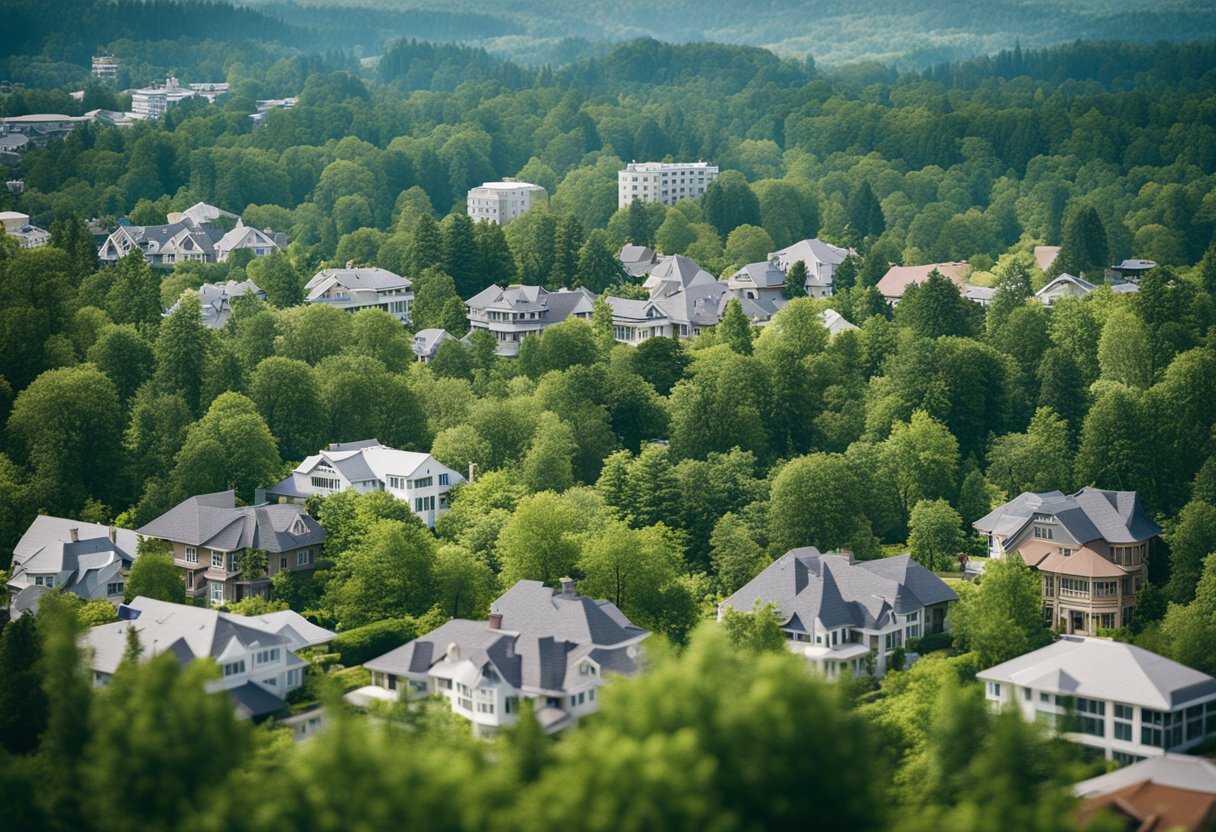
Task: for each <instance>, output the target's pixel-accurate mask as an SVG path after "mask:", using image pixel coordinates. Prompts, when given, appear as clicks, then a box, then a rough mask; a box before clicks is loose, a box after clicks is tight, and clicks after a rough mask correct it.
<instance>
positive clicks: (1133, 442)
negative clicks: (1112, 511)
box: [1076, 385, 1160, 511]
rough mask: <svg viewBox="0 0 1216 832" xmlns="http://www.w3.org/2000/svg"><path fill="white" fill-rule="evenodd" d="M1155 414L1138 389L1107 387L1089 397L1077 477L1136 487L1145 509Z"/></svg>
mask: <svg viewBox="0 0 1216 832" xmlns="http://www.w3.org/2000/svg"><path fill="white" fill-rule="evenodd" d="M1155 424H1156V422H1155V419H1154V417H1153V415H1152V414H1151V412H1150V410H1149V408H1148V401H1147V396H1146V395H1145V394H1144V392H1143V391H1140V390H1133V389H1131V388H1127V387H1123V386H1119V385H1116V386H1113V387H1111V388H1110V389H1107V390H1106V391H1104V392H1103V393H1102V394H1101V395H1099V396H1098V397H1097V399H1096V400H1095V401H1094V403H1093V406H1092V407H1090V409H1089V413H1088V414H1086V416H1085V424H1084V426H1083V427H1082V429H1081V446H1080V448H1079V449H1078V450H1077V475H1076V476H1077V480H1076V481H1077V482H1078V483H1081V484H1092V485H1096V486H1098V487H1099V488H1111V489H1116V490H1122V491H1136V492H1138V493H1139V495H1140V499H1142V500H1144V502H1145V505H1146V506H1147V507H1148V508H1149V510H1150V511H1152V510H1153V509H1155V508H1156V501H1157V485H1156V483H1157V471H1158V468H1157V459H1158V457H1159V456H1160V455H1159V454H1158V453H1157V451H1156V447H1155V444H1156V443H1155V442H1154V441H1153V440H1154V433H1155V427H1154V426H1155Z"/></svg>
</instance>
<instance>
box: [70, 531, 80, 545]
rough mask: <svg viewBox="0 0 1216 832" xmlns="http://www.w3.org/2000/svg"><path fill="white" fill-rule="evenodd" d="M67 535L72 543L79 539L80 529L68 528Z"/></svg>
mask: <svg viewBox="0 0 1216 832" xmlns="http://www.w3.org/2000/svg"><path fill="white" fill-rule="evenodd" d="M68 537H69V538H71V541H72V542H73V543H75V542H76V541H78V540H80V529H68Z"/></svg>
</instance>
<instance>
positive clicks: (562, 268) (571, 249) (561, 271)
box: [546, 214, 583, 289]
mask: <svg viewBox="0 0 1216 832" xmlns="http://www.w3.org/2000/svg"><path fill="white" fill-rule="evenodd" d="M582 244H583V224H582V223H581V222H579V221H578V217H576V216H574V215H573V214H562V215H561V216H560V217H559V218H558V220H557V229H556V231H555V232H554V235H553V267H552V269H551V270H550V272H549V279H548V281H547V282H546V285H547V286H548V287H549V288H550V289H560V288H562V287H565V286H570V285H571V284H572V283H573V282H574V280H575V276H576V274H577V273H578V264H579V248H580V247H581V246H582Z"/></svg>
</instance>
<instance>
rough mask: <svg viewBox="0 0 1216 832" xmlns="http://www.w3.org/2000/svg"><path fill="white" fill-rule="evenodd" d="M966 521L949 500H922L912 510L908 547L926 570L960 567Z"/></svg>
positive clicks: (939, 570)
mask: <svg viewBox="0 0 1216 832" xmlns="http://www.w3.org/2000/svg"><path fill="white" fill-rule="evenodd" d="M962 524H963V518H962V517H960V516H959V514H958V512H957V511H955V510H954V508H953V507H952V506H951V505H950V504H949V503H948V502H946V501H945V500H921V501H920V502H918V503H917V504H916V505H915V506H914V507H913V508H912V519H911V521H910V522H909V524H908V525H909V527H910V528H911V532H912V533H911V534H910V535H909V537H908V548H909V549H910V550H911V552H912V559H913V560H915V561H916V562H917V563H919V564H920V565H921V566H923V567H925V568H926V569H931V570H933V571H935V572H945V571H949V570H951V569H953V568H954V567H955V566H956V565H957V564H958V555H959V553H960V552H962V551H963V548H964V545H965V544H964V540H963V531H962Z"/></svg>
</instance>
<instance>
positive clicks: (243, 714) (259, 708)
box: [227, 682, 287, 719]
mask: <svg viewBox="0 0 1216 832" xmlns="http://www.w3.org/2000/svg"><path fill="white" fill-rule="evenodd" d="M227 693H228V696H229V697H230V698H231V699H232V703H233V705H235V706H236V713H237V716H239V717H240V718H242V719H255V718H257V717H259V716H266V715H268V714H273V713H276V712H278V711H281V710H284V709H285V708H286V707H287V703H286V702H284V701H283V700H282V699H280V698H279V697H277V696H275V695H274V694H273V693H270V692H269V691H267V690H264V689H263V688H261V687H259V686H258V685H256V684H254V683H253V682H246V683H245V684H243V685H241V686H240V687H237V688H229V689H228V690H227Z"/></svg>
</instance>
